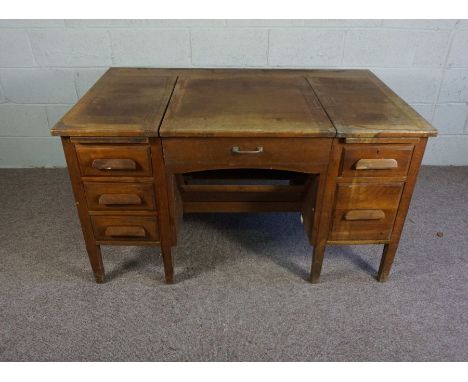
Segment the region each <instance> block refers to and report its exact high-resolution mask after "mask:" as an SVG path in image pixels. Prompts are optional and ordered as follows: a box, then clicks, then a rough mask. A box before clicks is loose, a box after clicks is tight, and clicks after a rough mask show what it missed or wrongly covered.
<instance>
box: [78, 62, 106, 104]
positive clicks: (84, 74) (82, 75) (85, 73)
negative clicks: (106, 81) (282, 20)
mask: <svg viewBox="0 0 468 382" xmlns="http://www.w3.org/2000/svg"><path fill="white" fill-rule="evenodd" d="M107 69H108V68H102V69H101V68H100V69H80V70H77V71H76V73H75V83H76V91H77V93H78V97H80V98H81V97H83V95H84V94H85V93H86V92H87V91H88V90H89V89H90V88H91V86H93V85H94V84H95V83H96V82H97V80H98V79H99V78H100V77H101V76H102V75H103V74H104V73H105V72H106V71H107Z"/></svg>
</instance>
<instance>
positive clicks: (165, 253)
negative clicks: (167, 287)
mask: <svg viewBox="0 0 468 382" xmlns="http://www.w3.org/2000/svg"><path fill="white" fill-rule="evenodd" d="M161 254H162V258H163V263H164V278H165V280H166V284H172V283H173V282H174V268H173V266H172V248H171V246H168V245H163V246H161Z"/></svg>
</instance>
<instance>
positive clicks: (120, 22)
mask: <svg viewBox="0 0 468 382" xmlns="http://www.w3.org/2000/svg"><path fill="white" fill-rule="evenodd" d="M65 25H66V26H67V27H70V28H189V27H223V26H224V25H226V22H225V20H220V19H160V20H155V19H153V20H144V19H82V20H79V19H76V20H65Z"/></svg>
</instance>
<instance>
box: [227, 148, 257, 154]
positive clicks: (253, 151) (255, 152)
mask: <svg viewBox="0 0 468 382" xmlns="http://www.w3.org/2000/svg"><path fill="white" fill-rule="evenodd" d="M231 151H232V153H233V154H260V153H262V152H263V147H262V146H258V147H257V148H256V149H255V150H241V149H240V147H239V146H234V147H233V148H232V149H231Z"/></svg>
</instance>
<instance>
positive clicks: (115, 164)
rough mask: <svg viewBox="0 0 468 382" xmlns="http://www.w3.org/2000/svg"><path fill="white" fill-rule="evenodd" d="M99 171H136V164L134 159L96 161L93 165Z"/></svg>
mask: <svg viewBox="0 0 468 382" xmlns="http://www.w3.org/2000/svg"><path fill="white" fill-rule="evenodd" d="M91 166H92V167H93V168H95V169H98V170H124V171H128V170H136V167H137V166H136V162H135V161H134V160H133V159H95V160H93V164H92V165H91Z"/></svg>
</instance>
